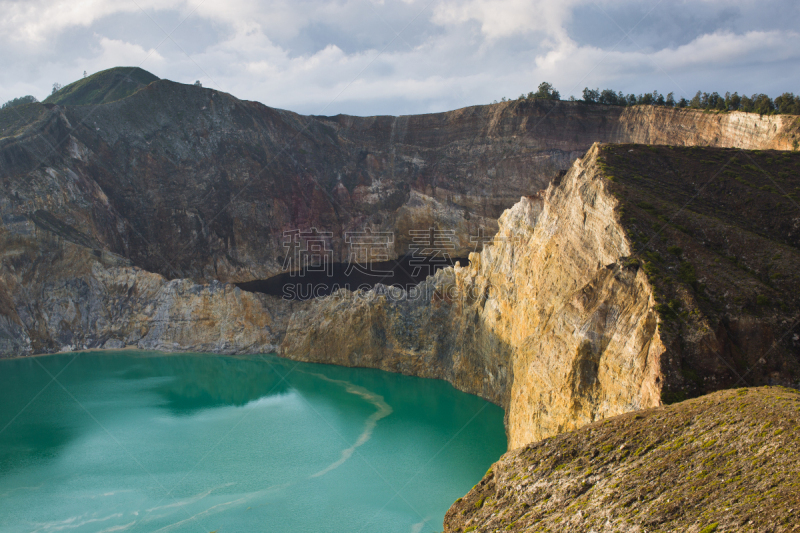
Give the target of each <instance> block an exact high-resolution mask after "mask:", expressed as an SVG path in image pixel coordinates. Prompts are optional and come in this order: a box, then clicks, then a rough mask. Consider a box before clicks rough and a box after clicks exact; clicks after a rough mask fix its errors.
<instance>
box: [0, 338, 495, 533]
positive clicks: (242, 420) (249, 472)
mask: <svg viewBox="0 0 800 533" xmlns="http://www.w3.org/2000/svg"><path fill="white" fill-rule="evenodd" d="M73 356H74V354H70V355H69V356H60V355H56V356H47V357H41V358H39V359H38V362H40V363H41V364H42V365H44V366H45V367H46V368H47V369H48V371H49V372H51V373H52V374H53V375H56V374H57V373H58V372H59V371H61V370H62V369H64V372H63V373H62V374H61V375H60V376H59V382H60V383H61V384H62V385H63V386H64V388H65V389H66V391H68V392H66V391H65V390H64V389H62V388H61V387H54V386H50V387H47V388H45V389H44V391H42V389H43V388H44V387H45V386H46V385H47V384H48V382H49V376H48V375H47V373H46V372H44V371H43V370H42V369H41V368H40V367H39V366H38V364H37V363H36V362H34V361H31V360H29V359H24V358H22V359H14V360H4V361H0V428H2V427H3V426H5V425H6V424H8V427H7V429H6V430H5V431H3V432H2V433H0V533H5V532H17V531H19V532H23V531H24V532H31V531H37V532H40V533H54V532H69V533H73V532H77V533H82V532H98V531H99V532H102V533H114V532H125V533H134V532H152V531H163V532H170V533H173V532H184V531H186V532H206V533H207V532H209V531H215V530H216V531H218V532H219V533H223V532H225V531H230V532H238V531H256V530H259V531H260V530H269V531H277V532H281V531H292V532H293V533H298V532H309V533H310V532H314V533H316V532H318V531H328V532H332V533H337V532H348V533H349V532H352V531H359V530H361V531H365V532H369V531H381V532H387V533H393V532H398V533H401V532H402V533H408V532H412V533H422V532H430V531H441V529H442V518H443V516H444V513H445V511H446V510H447V508H448V507H449V506H450V504H451V503H452V502H453V501H454V500H455V499H456V498H458V497H459V496H462V495H463V494H464V493H466V492H467V491H468V490H469V489H470V487H472V485H474V484H475V483H476V482H477V481H478V480H480V478H481V476H482V475H483V473H484V472H485V471H486V469H487V468H488V467H489V465H490V464H491V463H492V462H494V461H495V460H497V458H498V457H499V456H500V455H501V454H502V453H503V452H504V451H505V446H506V440H505V433H504V430H503V425H502V418H503V414H502V411H501V410H500V409H499V408H497V407H495V406H492V405H489V406H487V405H486V403H485V402H484V401H483V400H481V399H479V398H476V397H474V396H470V395H467V394H463V393H460V392H458V391H456V390H454V389H453V388H452V387H450V386H449V385H448V384H446V383H444V382H441V381H434V380H423V379H418V378H411V377H407V376H400V375H397V374H391V373H386V372H381V371H376V370H367V369H350V368H339V367H333V366H325V365H310V364H300V365H299V366H296V367H295V363H290V362H287V361H284V360H282V359H279V358H276V357H274V356H267V357H266V360H265V358H262V357H252V358H233V357H222V356H216V355H210V354H184V355H164V354H157V353H152V352H135V351H125V352H93V353H84V354H80V355H78V357H77V359H75V361H73V362H72V363H71V364H70V365H69V366H66V365H67V363H69V361H70V359H71V358H72V357H73ZM283 377H286V379H283ZM37 394H39V396H38V397H36V395H37ZM34 398H35V399H34ZM32 399H34V400H33V401H31V400H32ZM29 402H30V405H29V406H28V407H27V408H26V409H24V411H23V410H22V409H23V408H24V407H25V406H26V405H27V404H28V403H29ZM78 402H79V403H78ZM81 406H83V407H85V408H86V409H87V410H88V413H87V412H86V411H84V410H83V407H81ZM20 411H22V413H21V414H19V413H20ZM477 412H480V414H479V415H478V416H477V417H475V416H474V415H475V413H477ZM17 415H19V416H17ZM15 416H16V418H14V417H15ZM473 417H474V419H473ZM12 420H13V422H12ZM9 422H11V423H10V424H9ZM465 425H466V427H464V426H465ZM462 428H463V431H461V432H460V433H459V431H460V430H462ZM454 435H457V437H456V438H455V439H453V436H454ZM451 439H453V440H452V442H450V444H447V443H448V441H450V440H451ZM445 445H446V447H445V449H444V451H442V453H439V454H438V455H437V452H439V450H440V449H441V448H442V447H443V446H445ZM354 457H358V460H355V459H353V458H354ZM424 465H427V467H425V471H424V473H423V474H422V475H419V476H416V477H414V476H415V474H416V473H417V472H418V471H419V470H420V469H421V468H422V467H423V466H424ZM409 480H411V481H410V482H409ZM397 487H404V489H403V490H402V491H401V493H400V494H399V495H398V494H397V493H396V488H397ZM397 496H399V497H397ZM387 502H388V503H387Z"/></svg>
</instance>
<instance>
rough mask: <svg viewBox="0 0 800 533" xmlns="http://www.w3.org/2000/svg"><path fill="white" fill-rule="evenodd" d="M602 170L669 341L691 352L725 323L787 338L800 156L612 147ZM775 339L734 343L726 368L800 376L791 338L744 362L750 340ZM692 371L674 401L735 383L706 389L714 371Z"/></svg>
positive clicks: (797, 255)
mask: <svg viewBox="0 0 800 533" xmlns="http://www.w3.org/2000/svg"><path fill="white" fill-rule="evenodd" d="M599 163H600V165H601V167H602V168H603V170H604V174H605V175H606V177H607V179H609V189H610V191H611V192H612V194H614V195H615V196H616V197H617V198H618V199H619V200H620V201H621V203H622V206H621V207H620V208H619V213H620V218H621V221H622V222H623V225H624V226H625V228H626V230H627V231H628V236H629V238H630V239H631V241H632V242H633V243H634V255H633V256H632V257H631V258H630V259H629V260H628V264H629V267H630V268H639V267H641V268H644V269H645V272H646V273H647V275H648V277H649V279H650V281H651V283H652V284H653V285H654V287H655V290H656V301H657V304H658V307H657V310H658V311H659V314H660V315H661V318H662V320H663V324H662V332H663V333H664V335H665V337H667V338H668V339H672V340H675V341H676V345H682V346H685V345H686V344H685V340H687V339H697V338H699V337H701V336H703V335H712V334H716V335H717V336H718V337H719V335H720V332H719V330H716V329H715V328H718V324H721V323H722V324H724V323H726V321H728V322H730V321H739V322H743V323H744V322H751V323H752V322H753V321H758V322H760V323H763V324H769V325H770V327H772V328H773V330H774V331H775V332H776V334H778V335H780V334H782V333H785V332H787V331H788V330H789V325H790V324H792V323H794V322H796V321H797V319H798V318H799V317H800V270H798V265H800V222H798V221H800V201H799V200H800V153H796V152H795V153H792V152H777V151H742V150H735V149H724V148H697V147H694V148H683V147H669V146H642V145H607V146H604V147H603V148H602V150H601V154H600V156H599ZM712 329H715V331H711V330H712ZM774 340H777V339H774V338H768V336H765V337H764V338H760V339H753V338H747V339H737V338H730V339H727V340H726V342H727V343H728V344H729V349H728V351H727V353H725V354H724V356H725V357H726V359H727V361H726V363H725V364H727V365H730V366H731V367H733V368H734V370H735V371H736V373H737V374H739V375H744V374H745V373H747V372H748V371H749V374H747V378H749V379H750V381H748V382H746V383H745V384H748V383H768V382H769V375H770V372H782V373H783V374H784V375H785V374H789V375H791V374H792V373H793V372H794V373H795V377H796V378H800V369H798V368H794V367H796V366H798V365H797V364H794V367H793V368H785V365H786V364H787V362H786V361H787V360H788V361H790V363H791V360H792V357H786V354H787V352H790V353H795V352H796V347H795V346H793V344H792V343H793V341H792V335H788V336H785V337H784V338H783V339H782V341H781V342H782V343H783V344H782V346H781V347H779V348H776V349H773V350H767V349H766V348H765V350H764V351H765V352H766V353H765V358H766V359H765V361H764V362H763V363H760V364H757V365H755V366H756V367H757V368H755V369H753V367H754V363H755V361H747V360H744V359H743V358H742V357H740V352H742V350H740V347H741V345H742V343H744V342H757V343H762V344H764V345H765V346H766V347H767V348H768V347H769V346H771V344H772V342H773V341H774ZM737 343H738V344H737ZM750 352H751V353H752V352H753V350H750ZM796 355H797V354H796V353H795V358H796ZM795 363H796V362H795ZM691 364H692V363H690V366H688V367H686V368H684V372H683V373H684V376H685V377H686V378H687V379H686V386H685V389H684V390H681V391H678V392H676V394H675V396H674V397H672V398H667V397H665V399H666V400H673V401H674V400H680V399H683V398H685V397H691V396H694V395H697V394H701V393H704V392H708V391H709V390H714V389H718V388H720V385H722V386H723V387H724V386H731V385H733V383H730V384H725V383H712V384H707V383H703V379H702V378H701V376H703V375H708V374H709V372H708V369H706V368H701V367H697V368H692V367H691ZM790 366H791V365H790ZM734 381H736V380H735V379H734ZM740 385H741V383H740Z"/></svg>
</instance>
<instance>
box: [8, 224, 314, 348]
mask: <svg viewBox="0 0 800 533" xmlns="http://www.w3.org/2000/svg"><path fill="white" fill-rule="evenodd" d="M24 226H28V228H27V231H28V232H30V235H36V234H39V235H38V236H37V238H35V239H34V238H25V237H21V236H20V235H19V234H16V235H15V234H10V232H8V231H2V232H0V250H1V252H0V257H1V258H2V261H3V264H4V267H5V268H3V269H2V270H0V306H2V307H0V312H2V313H3V316H2V319H0V350H2V351H3V353H4V354H5V355H17V356H19V355H29V354H32V353H47V352H57V351H74V350H82V349H87V348H105V349H109V348H112V349H114V348H123V347H138V348H140V349H152V350H162V351H195V352H213V353H230V354H233V353H266V352H272V351H275V350H276V349H277V348H278V345H279V343H280V342H281V340H282V339H283V333H284V332H285V331H286V322H287V321H288V319H289V316H290V315H291V313H292V311H293V310H294V309H295V308H297V307H299V306H301V305H302V303H301V302H288V301H283V300H279V299H277V298H274V297H270V296H265V295H261V294H253V293H249V292H245V291H242V290H241V289H239V288H237V287H235V286H233V285H230V284H222V283H218V282H213V283H210V284H206V285H199V284H197V283H194V282H192V281H190V280H186V279H177V280H166V279H165V278H164V277H162V276H161V275H159V274H154V273H151V272H147V271H145V270H142V269H141V268H138V267H134V266H130V265H129V264H128V263H129V262H128V261H127V260H125V259H124V258H121V257H119V256H115V255H113V254H109V253H103V252H99V251H93V250H91V249H87V248H86V247H83V246H80V245H76V244H73V243H71V242H69V241H65V240H63V239H58V238H54V237H52V236H51V235H49V234H48V233H47V232H44V231H43V230H40V229H38V228H37V227H36V226H35V224H33V223H32V222H30V221H20V222H19V223H18V225H17V228H16V229H17V230H18V231H20V230H22V227H24ZM42 233H44V235H41V234H42Z"/></svg>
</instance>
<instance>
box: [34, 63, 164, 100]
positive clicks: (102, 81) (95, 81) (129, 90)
mask: <svg viewBox="0 0 800 533" xmlns="http://www.w3.org/2000/svg"><path fill="white" fill-rule="evenodd" d="M158 79H159V78H158V77H156V76H154V75H153V74H150V73H149V72H147V71H146V70H143V69H141V68H139V67H115V68H110V69H108V70H102V71H100V72H97V73H95V74H92V75H91V76H88V77H86V78H83V79H81V80H78V81H76V82H74V83H70V84H69V85H67V86H66V87H63V88H62V89H61V90H59V91H58V92H56V93H55V94H51V95H50V96H48V97H47V98H46V99H45V100H44V102H43V103H45V104H62V105H87V104H107V103H109V102H114V101H115V100H121V99H122V98H125V97H126V96H130V95H131V94H133V93H135V92H136V91H138V90H139V89H141V88H142V87H144V86H146V85H148V84H149V83H151V82H154V81H156V80H158Z"/></svg>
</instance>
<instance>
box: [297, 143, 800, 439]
mask: <svg viewBox="0 0 800 533" xmlns="http://www.w3.org/2000/svg"><path fill="white" fill-rule="evenodd" d="M637 151H638V152H637ZM737 153H739V152H726V151H724V150H712V149H705V150H699V151H698V150H691V149H670V148H666V147H664V148H655V147H651V148H647V147H641V146H635V145H622V146H614V145H611V146H607V147H601V146H595V147H593V148H592V149H591V150H590V151H589V153H587V155H586V157H584V158H583V159H581V160H579V161H577V162H576V163H575V164H574V165H573V167H572V168H571V169H570V171H569V172H568V173H567V175H566V176H565V177H564V178H563V179H562V180H561V181H560V183H558V184H553V185H551V186H550V187H548V188H547V190H546V191H544V192H542V193H541V194H539V195H536V196H533V197H524V198H522V199H521V200H520V201H519V202H518V203H517V204H516V205H515V206H514V207H513V208H511V209H509V210H508V211H506V212H505V213H504V214H503V216H502V217H501V218H500V229H499V231H498V233H497V235H496V236H495V238H494V243H493V244H492V245H491V246H487V247H486V248H485V249H484V250H483V251H482V252H481V253H480V254H477V253H473V254H471V255H470V265H469V267H468V268H460V267H456V268H454V269H452V270H450V269H448V270H445V271H442V272H439V273H437V275H436V276H435V277H434V278H429V280H428V282H427V283H426V284H424V285H422V286H420V287H419V288H418V291H414V292H411V293H404V292H402V291H397V292H396V293H395V292H393V290H388V289H385V288H384V289H380V288H379V289H376V290H373V291H371V292H369V293H365V294H362V295H360V297H359V298H357V299H356V300H355V302H354V301H353V295H352V294H351V293H347V292H346V291H342V292H341V293H340V294H338V295H333V296H331V297H328V298H322V299H318V300H315V301H314V302H312V303H311V304H310V305H309V306H308V307H306V308H304V309H303V310H300V311H298V312H297V313H295V315H294V316H293V317H292V319H291V321H290V323H289V330H288V332H287V335H286V337H285V338H284V341H283V344H282V353H283V354H284V355H286V356H287V357H291V358H297V359H301V360H304V361H316V362H326V363H335V364H343V365H355V366H375V367H378V368H384V369H387V370H394V371H400V372H408V373H414V374H418V375H423V376H430V377H439V378H444V379H447V380H449V381H450V382H451V383H453V384H454V385H455V386H456V387H458V388H460V389H462V390H466V391H468V392H472V393H475V394H480V395H482V396H484V397H485V398H488V399H490V400H492V401H495V402H497V403H499V404H501V405H502V406H503V407H505V408H506V416H507V419H506V422H507V424H506V425H507V430H508V437H509V446H510V447H511V448H514V447H517V446H521V445H523V444H526V443H528V442H532V441H536V440H540V439H542V438H545V437H548V436H552V435H555V434H557V433H560V432H563V431H567V430H570V429H574V428H577V427H580V426H583V425H585V424H587V423H590V422H593V421H595V420H598V419H601V418H606V417H609V416H614V415H617V414H620V413H624V412H627V411H632V410H636V409H641V408H646V407H654V406H657V405H660V404H661V403H662V401H663V400H667V401H674V400H676V399H681V398H685V397H687V396H692V395H697V394H701V393H705V392H709V391H713V390H717V389H719V388H724V387H730V386H735V385H737V384H746V385H754V384H764V383H784V384H795V383H796V382H797V379H798V376H800V349H799V348H800V343H798V341H797V334H796V333H795V332H794V330H793V327H795V326H796V325H797V319H798V317H800V302H798V301H797V298H796V296H794V295H796V294H797V292H796V287H795V284H796V283H797V282H798V281H799V280H798V279H797V277H796V276H795V275H794V274H790V272H791V269H792V268H793V267H792V265H796V264H800V253H798V250H797V247H796V244H793V243H794V239H796V235H795V232H796V226H795V222H793V221H796V220H797V217H798V213H797V212H795V210H793V209H790V208H789V207H790V203H789V202H788V201H787V200H786V199H785V198H784V196H783V195H782V194H780V193H779V192H778V191H777V190H776V191H771V190H764V189H763V186H760V183H759V182H754V183H752V184H751V186H746V187H750V189H752V190H754V191H759V192H758V195H759V198H757V199H756V198H750V199H749V200H747V199H746V197H744V199H745V200H746V201H747V202H749V203H757V204H758V208H757V209H756V208H755V207H754V208H753V212H752V213H749V214H748V213H746V212H742V209H743V208H742V207H741V206H738V205H736V202H738V201H739V199H736V200H724V198H723V197H726V198H727V197H732V196H733V195H734V192H735V190H731V189H730V188H729V187H730V186H733V185H730V184H729V186H715V187H706V186H705V184H704V183H702V182H701V183H697V182H692V181H690V180H687V179H686V177H685V176H684V175H683V174H684V172H688V171H692V172H698V173H703V174H704V176H703V175H702V174H701V175H697V174H694V175H692V179H694V180H697V181H699V180H700V178H701V177H705V178H706V180H708V179H709V178H711V179H714V178H715V174H719V173H720V169H724V168H725V161H724V160H721V161H720V163H719V165H718V167H717V168H714V169H711V170H709V169H708V164H707V163H706V162H705V161H707V160H706V159H705V158H709V159H717V158H718V157H719V156H721V155H722V156H724V155H727V156H728V158H730V157H731V156H735V155H736V154H737ZM739 155H741V153H739ZM748 157H755V158H757V159H758V158H760V159H762V161H761V162H760V164H761V165H762V166H763V167H764V169H765V172H766V169H770V170H772V171H775V168H772V167H769V163H767V161H766V159H767V158H769V159H773V163H772V164H773V165H775V164H777V165H778V166H779V167H780V168H789V169H791V168H793V167H792V164H793V162H794V161H795V160H797V162H798V163H800V158H798V156H796V155H783V156H782V155H781V154H780V153H777V152H773V153H771V154H770V153H766V154H764V153H762V154H753V155H748ZM776 157H782V158H784V159H785V161H783V162H782V163H776V162H775V161H774V158H776ZM757 159H756V162H758V160H757ZM645 161H647V162H649V164H648V165H646V164H645ZM609 162H611V163H609ZM612 163H613V164H612ZM687 165H688V166H687ZM697 165H699V166H700V168H699V169H698V168H696V166H697ZM754 168H755V167H754ZM745 170H746V169H745ZM611 172H613V173H614V175H612V174H611ZM778 172H784V171H778ZM778 172H776V175H778V176H779V177H778V178H777V179H781V180H784V179H785V180H786V181H785V183H784V186H785V187H791V189H792V190H795V187H796V186H797V180H796V176H794V177H791V176H790V175H789V174H784V176H786V177H785V178H784V177H780V175H779V174H778ZM639 173H641V174H644V176H642V175H640V174H639ZM740 179H743V178H740ZM750 179H753V180H755V179H756V178H755V177H750ZM761 179H762V180H767V179H768V178H767V177H766V176H762V177H761ZM730 181H731V183H732V184H734V185H735V186H738V185H740V184H739V182H738V181H736V180H730ZM665 189H672V190H671V191H670V192H669V194H664V192H665ZM681 189H683V192H679V191H680V190H681ZM754 194H755V193H754ZM684 197H685V200H686V201H684ZM645 198H647V199H649V200H650V202H658V207H655V206H654V205H653V204H652V203H648V202H647V201H644V199H645ZM789 199H791V197H789ZM671 202H675V203H676V205H672V203H671ZM692 202H694V203H692ZM731 202H734V203H733V204H731ZM708 209H711V210H712V212H715V213H716V215H717V217H721V218H722V219H724V220H725V229H724V233H722V229H721V228H719V227H716V226H715V225H714V224H716V225H717V226H719V225H720V224H721V223H722V222H721V221H720V219H716V222H714V223H713V224H712V221H711V220H710V217H709V216H708V214H707V210H708ZM728 209H730V211H728ZM760 210H764V211H765V212H769V213H771V215H772V219H773V220H772V222H771V224H773V226H774V227H773V228H763V227H762V229H761V230H759V233H760V234H756V229H757V226H759V225H760V224H762V223H765V222H764V221H762V220H759V218H758V217H757V212H759V211H760ZM666 215H670V216H671V217H672V218H667V216H666ZM692 221H694V222H692ZM681 224H686V225H685V226H684V225H681ZM679 228H680V229H679ZM778 228H783V230H780V229H778ZM714 232H720V233H717V234H716V235H714ZM712 235H713V236H712ZM676 244H679V245H680V247H678V246H676ZM743 244H744V246H745V247H746V249H747V251H746V252H745V251H744V250H743V249H742V248H739V247H740V246H742V245H743ZM768 250H772V251H771V252H769V253H770V254H771V255H770V256H767V257H765V255H766V253H767V251H768ZM778 250H779V252H778V253H777V254H776V251H778ZM734 251H735V253H736V254H737V255H731V254H733V253H734ZM669 258H671V259H669ZM722 258H725V261H726V262H727V263H729V264H730V262H731V261H735V262H736V261H738V262H739V263H738V266H734V267H733V268H731V267H730V265H727V266H726V265H725V264H722V263H721V260H722ZM731 258H733V259H731ZM761 261H767V262H769V263H770V265H771V272H772V273H771V274H769V273H767V275H763V276H762V277H761V279H759V278H758V276H754V275H753V274H754V272H755V271H756V268H764V266H763V264H761V263H759V262H761ZM776 273H777V274H778V275H775V274H776ZM712 278H713V279H712ZM714 280H716V281H714ZM781 295H783V296H781ZM764 298H767V299H768V300H769V301H770V302H771V303H770V304H768V305H767V304H764V305H762V306H761V307H758V306H757V304H756V302H757V301H761V302H762V303H763V302H764V301H765V300H764ZM779 298H782V299H779ZM728 302H738V303H736V304H732V303H728ZM754 306H755V307H754Z"/></svg>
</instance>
